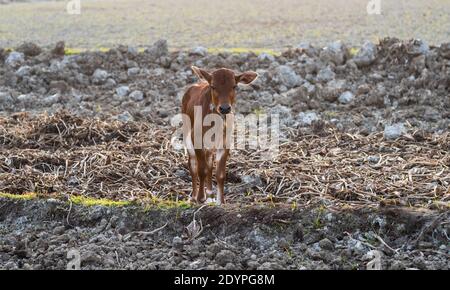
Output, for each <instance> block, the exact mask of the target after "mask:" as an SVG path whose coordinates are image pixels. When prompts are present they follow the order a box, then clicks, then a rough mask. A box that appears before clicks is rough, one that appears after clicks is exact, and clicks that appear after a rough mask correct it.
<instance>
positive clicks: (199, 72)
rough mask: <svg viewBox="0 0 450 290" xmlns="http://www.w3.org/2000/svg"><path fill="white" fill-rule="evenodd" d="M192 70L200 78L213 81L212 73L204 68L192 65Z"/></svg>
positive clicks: (209, 81)
mask: <svg viewBox="0 0 450 290" xmlns="http://www.w3.org/2000/svg"><path fill="white" fill-rule="evenodd" d="M191 69H192V71H193V72H194V73H195V74H196V75H197V76H198V78H199V79H200V80H205V81H207V82H208V83H211V79H212V77H211V74H210V73H209V72H207V71H206V70H204V69H201V68H198V67H196V66H191Z"/></svg>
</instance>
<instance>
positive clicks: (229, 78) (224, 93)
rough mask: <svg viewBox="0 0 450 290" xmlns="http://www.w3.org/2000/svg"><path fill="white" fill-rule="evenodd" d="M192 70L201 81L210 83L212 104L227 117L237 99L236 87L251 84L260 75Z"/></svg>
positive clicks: (223, 69)
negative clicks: (239, 84)
mask: <svg viewBox="0 0 450 290" xmlns="http://www.w3.org/2000/svg"><path fill="white" fill-rule="evenodd" d="M192 70H193V71H194V73H195V74H196V75H197V76H198V77H199V78H201V79H204V80H205V81H207V82H208V84H209V87H210V89H211V103H212V105H213V107H214V110H216V112H217V113H219V114H222V115H226V114H228V113H230V112H231V111H232V109H233V106H234V103H235V99H236V87H237V84H238V83H242V84H247V85H248V84H250V83H251V82H253V81H254V80H255V79H256V78H257V76H258V74H257V73H255V72H253V71H246V72H244V73H241V74H235V73H234V72H233V71H232V70H229V69H226V68H221V69H218V70H215V71H213V72H211V73H210V72H207V71H206V70H204V69H201V68H198V67H195V66H193V67H192Z"/></svg>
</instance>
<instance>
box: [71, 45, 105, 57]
mask: <svg viewBox="0 0 450 290" xmlns="http://www.w3.org/2000/svg"><path fill="white" fill-rule="evenodd" d="M109 50H110V49H109V48H107V47H97V48H95V49H86V48H75V47H66V48H65V49H64V54H65V55H74V54H80V53H83V52H87V51H99V52H108V51H109Z"/></svg>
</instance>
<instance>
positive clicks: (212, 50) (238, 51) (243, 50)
mask: <svg viewBox="0 0 450 290" xmlns="http://www.w3.org/2000/svg"><path fill="white" fill-rule="evenodd" d="M208 52H209V53H212V54H217V53H221V52H228V53H232V54H241V53H250V52H253V53H254V54H256V55H260V54H262V53H267V54H270V55H273V56H279V55H280V53H279V52H277V51H275V50H273V49H266V48H245V47H232V48H220V47H211V48H208Z"/></svg>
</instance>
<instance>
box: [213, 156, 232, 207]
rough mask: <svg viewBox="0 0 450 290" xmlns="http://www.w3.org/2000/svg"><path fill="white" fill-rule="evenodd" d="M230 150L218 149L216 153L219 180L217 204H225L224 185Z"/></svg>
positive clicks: (217, 178) (217, 177)
mask: <svg viewBox="0 0 450 290" xmlns="http://www.w3.org/2000/svg"><path fill="white" fill-rule="evenodd" d="M229 151H230V149H218V150H217V152H216V162H217V168H216V180H217V204H218V205H221V204H223V203H225V198H224V185H225V178H226V176H227V175H226V165H227V159H228V154H229Z"/></svg>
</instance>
